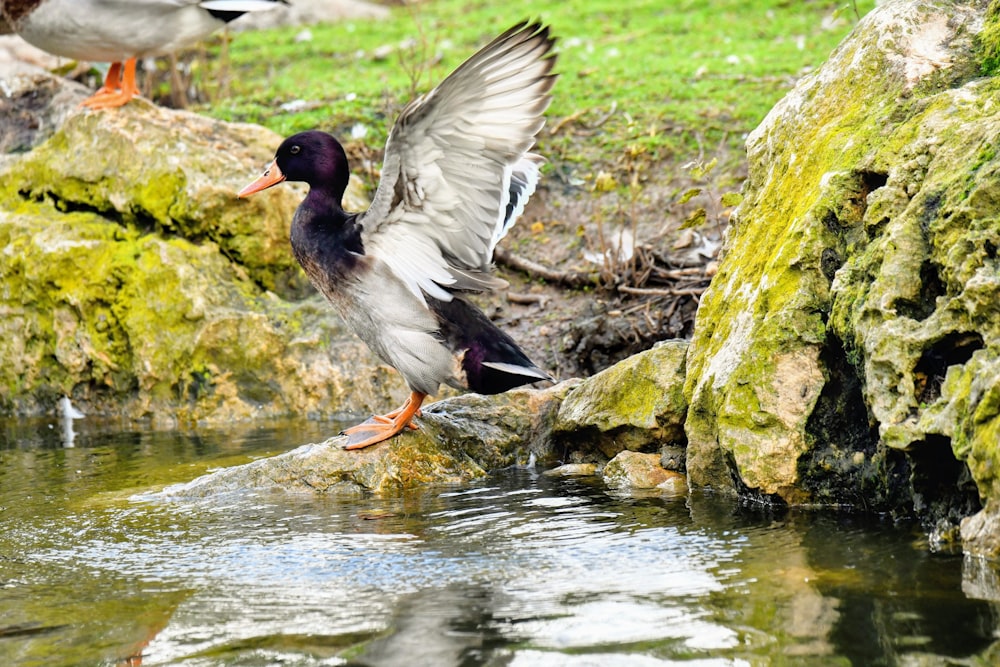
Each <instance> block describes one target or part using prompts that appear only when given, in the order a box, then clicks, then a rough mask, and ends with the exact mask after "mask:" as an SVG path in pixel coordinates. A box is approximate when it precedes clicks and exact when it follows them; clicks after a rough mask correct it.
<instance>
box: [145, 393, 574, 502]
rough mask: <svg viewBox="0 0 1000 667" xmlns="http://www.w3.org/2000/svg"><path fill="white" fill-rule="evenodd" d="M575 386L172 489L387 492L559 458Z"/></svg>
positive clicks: (431, 416)
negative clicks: (559, 434) (559, 423)
mask: <svg viewBox="0 0 1000 667" xmlns="http://www.w3.org/2000/svg"><path fill="white" fill-rule="evenodd" d="M572 384H573V383H563V384H561V385H555V386H553V387H549V388H547V389H544V390H535V389H517V390H514V391H510V392H507V393H504V394H498V395H496V396H480V395H478V394H465V395H463V396H457V397H453V398H447V399H444V400H441V401H438V402H436V403H433V404H431V405H429V406H428V407H427V408H426V409H425V410H424V411H423V416H422V417H418V418H417V419H416V422H417V424H418V425H419V427H420V428H419V429H418V430H415V431H404V432H403V433H401V434H399V435H398V436H396V437H394V438H392V439H391V440H388V441H387V442H385V443H380V444H378V445H373V446H371V447H366V448H365V449H361V450H357V451H350V452H348V451H344V450H343V449H342V446H343V445H344V444H345V442H346V439H345V438H342V437H341V438H332V439H330V440H328V441H326V442H324V443H321V444H316V445H306V446H304V447H299V448H298V449H295V450H293V451H291V452H288V453H286V454H282V455H279V456H273V457H270V458H266V459H260V460H258V461H254V462H252V463H248V464H246V465H242V466H236V467H234V468H227V469H223V470H219V471H216V472H214V473H210V474H208V475H205V476H203V477H200V478H198V479H195V480H193V481H192V482H189V483H187V484H183V485H179V486H175V487H171V488H168V489H166V490H164V492H163V494H162V495H164V496H171V497H204V496H210V495H216V494H221V493H228V492H232V491H237V490H244V489H254V490H283V491H292V492H294V491H302V492H309V493H327V492H335V491H336V492H342V491H352V492H353V491H373V492H377V493H387V492H394V491H400V490H404V489H408V488H414V487H417V486H421V485H426V484H436V483H456V482H461V481H468V480H470V479H474V478H475V477H479V476H482V475H485V474H486V471H488V470H496V469H498V468H503V467H507V466H511V465H526V464H527V463H529V462H530V461H531V460H532V454H535V460H538V459H544V460H548V459H550V458H551V453H550V450H549V449H548V448H547V443H548V438H547V428H548V427H547V425H550V424H551V422H552V420H553V418H554V415H555V411H556V410H557V409H558V406H559V402H560V401H561V400H562V397H563V396H564V395H565V393H566V391H567V389H568V388H569V386H572Z"/></svg>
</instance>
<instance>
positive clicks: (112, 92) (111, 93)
mask: <svg viewBox="0 0 1000 667" xmlns="http://www.w3.org/2000/svg"><path fill="white" fill-rule="evenodd" d="M135 68H136V59H135V58H129V59H128V60H126V61H125V64H124V66H123V65H122V63H112V64H111V67H110V69H108V75H107V76H106V77H104V85H103V86H101V88H100V89H99V90H98V91H97V92H96V93H94V94H93V95H91V96H90V97H88V98H87V99H85V100H84V101H83V102H81V104H82V105H83V106H85V107H89V108H91V109H112V108H114V107H120V106H122V105H123V104H125V103H126V102H128V101H129V100H130V99H132V98H133V97H135V96H136V95H138V94H139V87H138V86H136V84H135Z"/></svg>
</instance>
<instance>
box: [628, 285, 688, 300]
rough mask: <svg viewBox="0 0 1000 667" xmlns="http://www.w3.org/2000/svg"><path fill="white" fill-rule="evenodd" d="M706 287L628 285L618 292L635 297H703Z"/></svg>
mask: <svg viewBox="0 0 1000 667" xmlns="http://www.w3.org/2000/svg"><path fill="white" fill-rule="evenodd" d="M705 289H706V288H704V287H689V288H687V289H673V288H670V287H663V288H658V287H629V286H628V285H619V286H618V287H617V290H618V291H619V292H624V293H625V294H633V295H635V296H696V297H697V296H701V295H702V294H704V293H705Z"/></svg>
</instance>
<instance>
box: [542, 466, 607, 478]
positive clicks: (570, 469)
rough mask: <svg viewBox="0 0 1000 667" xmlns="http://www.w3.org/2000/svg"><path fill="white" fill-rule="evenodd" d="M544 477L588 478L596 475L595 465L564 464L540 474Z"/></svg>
mask: <svg viewBox="0 0 1000 667" xmlns="http://www.w3.org/2000/svg"><path fill="white" fill-rule="evenodd" d="M542 474H543V475H545V476H546V477H588V476H590V475H596V474H597V464H596V463H566V464H563V465H561V466H556V467H555V468H550V469H549V470H546V471H545V472H544V473H542Z"/></svg>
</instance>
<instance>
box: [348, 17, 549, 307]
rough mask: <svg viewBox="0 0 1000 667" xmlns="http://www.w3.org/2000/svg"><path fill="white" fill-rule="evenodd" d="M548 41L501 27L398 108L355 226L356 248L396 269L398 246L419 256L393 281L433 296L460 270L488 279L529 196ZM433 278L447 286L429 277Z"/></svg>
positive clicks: (533, 28) (540, 32) (545, 91)
mask: <svg viewBox="0 0 1000 667" xmlns="http://www.w3.org/2000/svg"><path fill="white" fill-rule="evenodd" d="M554 43H555V39H554V38H553V37H552V36H551V34H550V31H549V28H548V27H547V26H544V25H543V24H541V23H540V22H537V21H536V22H529V21H524V22H521V23H519V24H518V25H516V26H514V27H512V28H510V29H509V30H507V31H506V32H504V33H503V34H501V35H500V36H499V37H497V38H496V39H494V40H493V41H492V42H490V43H489V44H488V45H486V46H485V47H483V48H482V49H481V50H480V51H478V52H477V53H476V54H475V55H473V56H472V57H470V58H469V59H468V60H466V61H465V62H464V63H463V64H462V65H460V66H459V67H458V68H457V69H456V70H455V71H454V72H452V73H451V74H450V75H449V76H448V77H446V78H445V80H444V81H442V82H441V84H440V85H438V86H437V87H436V88H434V89H433V90H432V91H431V92H429V93H427V94H426V95H424V96H423V97H421V98H419V99H417V100H414V101H413V102H411V103H410V104H409V105H407V107H406V108H405V109H404V110H403V112H402V113H401V114H400V117H399V119H398V120H397V121H396V124H395V126H394V127H393V129H392V131H391V132H390V134H389V139H388V140H387V142H386V152H385V159H384V162H383V169H382V180H381V182H380V184H379V187H378V190H377V191H376V193H375V197H374V199H373V202H372V206H371V208H370V209H369V210H368V212H366V213H365V214H364V215H363V217H362V218H361V220H362V221H363V222H364V228H365V237H364V240H365V247H366V248H368V249H370V252H372V253H375V254H379V255H381V256H382V258H383V260H384V261H386V262H388V263H391V264H393V265H394V266H395V263H396V262H397V257H398V255H397V254H394V253H395V251H398V250H399V249H401V248H409V251H408V252H409V253H410V254H411V255H412V254H413V252H415V249H420V250H421V251H428V252H427V254H426V256H424V257H421V258H419V260H416V259H413V260H411V261H409V262H408V264H409V265H410V266H411V267H423V268H422V269H421V270H424V271H426V274H425V275H424V274H421V275H417V274H414V275H407V276H402V277H403V278H404V280H405V281H406V282H407V285H408V286H409V287H410V289H411V291H413V292H414V293H417V294H419V292H420V291H421V290H422V291H424V292H427V293H431V294H433V293H436V292H437V291H440V290H435V288H434V286H432V285H431V284H430V283H431V282H432V281H435V282H437V283H438V285H440V286H444V287H450V286H452V285H455V284H456V283H458V282H462V278H461V276H460V272H463V271H464V272H473V273H475V272H480V273H487V272H489V271H490V267H491V263H492V259H493V250H494V248H495V247H496V243H497V242H498V241H499V240H500V239H501V238H502V237H503V236H504V234H506V233H507V231H508V230H509V229H510V227H511V226H512V225H513V223H514V222H515V221H516V220H517V217H518V216H519V215H520V214H521V213H522V212H523V210H524V206H525V203H526V202H527V200H528V198H529V197H530V196H531V194H532V193H533V192H534V190H535V186H536V184H537V182H538V179H539V165H540V164H541V162H542V159H541V158H540V157H539V156H537V155H534V154H532V153H529V150H530V149H531V147H532V146H533V144H534V142H535V137H536V136H537V134H538V132H539V131H540V130H541V128H542V126H543V125H544V123H545V119H544V117H543V114H544V112H545V109H546V108H547V107H548V105H549V102H550V100H551V97H550V94H549V92H550V90H551V88H552V85H553V84H554V82H555V75H554V74H553V73H552V70H553V67H554V64H555V53H554V52H552V48H553V45H554ZM441 271H444V272H447V273H448V274H450V275H451V277H452V280H450V281H449V280H446V281H445V282H441V281H438V280H436V279H435V278H432V277H431V274H433V273H437V274H438V275H439V274H440V272H441Z"/></svg>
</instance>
